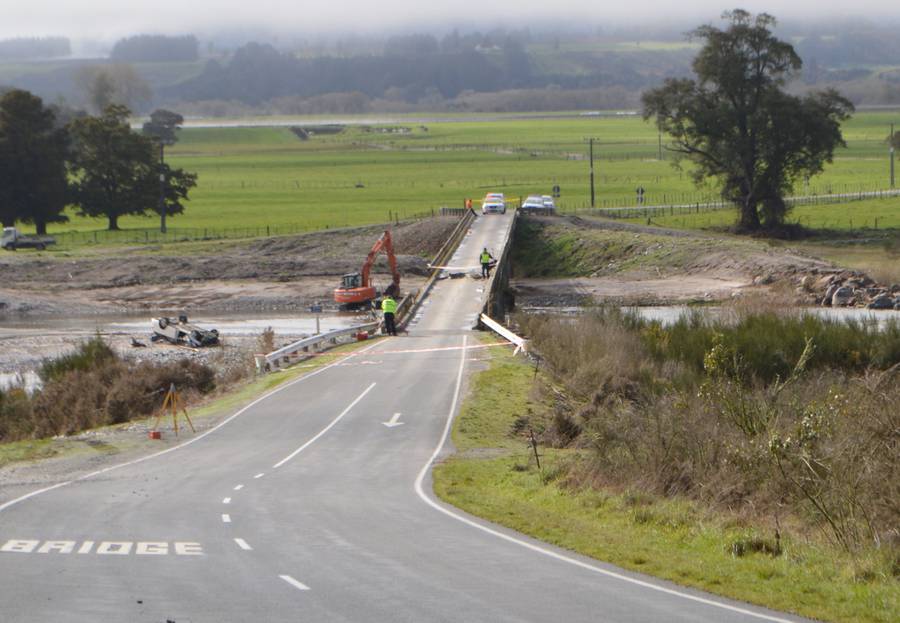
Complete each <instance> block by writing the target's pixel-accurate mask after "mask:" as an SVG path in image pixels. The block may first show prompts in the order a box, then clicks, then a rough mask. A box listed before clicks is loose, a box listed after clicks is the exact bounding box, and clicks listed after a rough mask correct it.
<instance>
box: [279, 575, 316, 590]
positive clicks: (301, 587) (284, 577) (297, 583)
mask: <svg viewBox="0 0 900 623" xmlns="http://www.w3.org/2000/svg"><path fill="white" fill-rule="evenodd" d="M278 577H279V578H281V579H282V580H284V581H285V582H287V583H288V584H290V585H291V586H293V587H294V588H296V589H297V590H299V591H308V590H309V587H308V586H307V585H306V584H304V583H303V582H300V581H299V580H295V579H294V578H292V577H291V576H289V575H279V576H278Z"/></svg>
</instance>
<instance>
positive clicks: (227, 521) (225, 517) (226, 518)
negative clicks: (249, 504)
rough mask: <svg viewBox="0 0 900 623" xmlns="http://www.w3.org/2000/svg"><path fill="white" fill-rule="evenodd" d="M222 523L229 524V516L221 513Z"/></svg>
mask: <svg viewBox="0 0 900 623" xmlns="http://www.w3.org/2000/svg"><path fill="white" fill-rule="evenodd" d="M222 523H231V515H229V514H228V513H222Z"/></svg>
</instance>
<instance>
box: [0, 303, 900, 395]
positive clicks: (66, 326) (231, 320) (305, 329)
mask: <svg viewBox="0 0 900 623" xmlns="http://www.w3.org/2000/svg"><path fill="white" fill-rule="evenodd" d="M588 309H589V308H584V307H563V308H560V307H531V308H524V309H523V311H525V312H531V313H556V314H558V313H563V314H571V315H577V314H582V313H585V312H586V311H587V310H588ZM623 309H625V310H630V311H633V312H635V313H637V314H639V315H640V316H641V317H642V318H645V319H647V320H654V321H658V322H661V323H662V324H672V323H674V322H675V321H677V320H678V319H679V318H680V317H681V316H682V315H684V314H686V313H692V312H695V311H700V312H701V313H703V314H706V315H708V316H709V317H711V318H716V317H719V316H722V315H723V314H724V313H726V310H725V308H722V307H715V306H708V307H690V306H687V305H670V306H658V307H627V308H623ZM799 311H800V312H801V313H809V314H813V315H816V316H822V317H826V318H833V319H837V320H848V321H849V320H853V321H858V322H860V321H865V322H873V323H876V324H877V325H878V326H880V327H884V326H886V325H887V323H888V322H890V321H891V320H892V319H893V320H895V321H897V322H900V311H890V310H887V311H882V310H870V309H860V308H836V309H835V308H830V307H809V308H801V309H800V310H799ZM370 317H371V316H366V315H365V314H356V313H335V312H332V313H323V314H319V315H318V320H319V331H321V332H325V331H331V330H333V329H340V328H345V327H349V326H353V325H356V324H361V323H363V322H366V321H367V320H368V319H369V318H370ZM190 320H191V322H193V323H196V324H197V325H199V326H201V327H205V328H210V329H212V328H215V329H218V331H219V334H220V335H221V336H222V337H223V338H224V339H225V341H226V342H229V341H230V342H240V341H241V340H243V341H244V342H245V343H248V342H249V343H252V341H253V340H254V339H255V338H256V337H257V336H259V335H260V334H261V333H262V332H263V331H264V330H265V329H266V328H268V327H271V328H272V330H273V331H274V332H275V335H276V336H278V337H279V338H282V339H285V338H288V339H290V338H294V339H298V338H300V337H302V336H305V335H312V334H314V333H316V315H315V314H294V315H282V316H273V315H270V314H262V313H261V314H240V315H238V314H233V315H221V314H220V315H214V316H199V317H196V318H191V319H190ZM97 333H99V334H100V335H102V336H104V337H107V338H111V339H113V340H118V342H119V343H120V346H121V345H122V344H124V343H127V342H128V340H129V339H130V338H131V337H134V338H136V339H139V340H141V341H142V342H144V343H146V344H148V345H149V344H150V341H149V336H150V318H149V316H147V315H140V316H137V315H130V316H108V317H87V318H46V319H44V318H40V319H34V318H29V319H5V320H0V355H2V356H0V389H3V388H6V387H9V386H11V385H18V384H24V385H25V387H26V388H28V389H29V390H33V389H35V388H36V387H38V386H39V385H40V380H39V379H38V377H37V375H36V374H35V372H34V370H35V369H36V367H37V366H38V365H39V364H40V360H41V359H44V358H48V357H56V356H59V355H61V354H63V353H65V352H67V351H69V350H71V349H73V348H74V347H75V346H76V345H77V344H78V343H79V342H81V341H83V340H85V339H88V338H90V337H92V336H93V335H95V334H97ZM150 347H151V348H154V347H153V346H150Z"/></svg>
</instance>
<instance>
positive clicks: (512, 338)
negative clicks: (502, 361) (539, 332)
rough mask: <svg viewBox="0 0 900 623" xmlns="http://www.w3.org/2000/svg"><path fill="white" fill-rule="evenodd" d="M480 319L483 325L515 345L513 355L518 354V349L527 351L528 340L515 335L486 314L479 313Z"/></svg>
mask: <svg viewBox="0 0 900 623" xmlns="http://www.w3.org/2000/svg"><path fill="white" fill-rule="evenodd" d="M480 320H481V323H482V324H484V326H486V327H487V328H489V329H490V330H491V331H493V332H494V333H496V334H498V335H499V336H500V337H502V338H504V339H505V340H507V341H509V342H512V343H513V344H515V345H516V350H515V352H514V353H513V354H514V355H515V354H518V352H519V351H520V350H521V351H522V352H526V353H527V352H528V340H526V339H525V338H523V337H519V336H518V335H516V334H515V333H513V332H512V331H510V330H509V329H507V328H506V327H504V326H503V325H502V324H500V323H499V322H497V321H496V320H494V319H493V318H491V317H490V316H488V315H487V314H481V317H480Z"/></svg>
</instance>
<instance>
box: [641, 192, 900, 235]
mask: <svg viewBox="0 0 900 623" xmlns="http://www.w3.org/2000/svg"><path fill="white" fill-rule="evenodd" d="M625 220H627V221H631V222H635V223H646V222H647V219H646V218H644V217H640V218H630V219H625ZM650 220H651V223H652V224H654V225H661V226H663V227H673V228H676V229H703V228H716V227H729V226H731V225H734V224H735V221H736V220H737V210H731V209H722V210H714V211H709V212H700V213H699V214H675V215H673V216H654V217H652V218H651V219H650ZM787 221H788V222H789V223H799V224H801V225H803V226H804V227H808V228H810V229H834V230H844V229H873V230H874V229H900V197H893V198H885V199H864V200H862V201H849V202H847V203H834V204H823V205H809V206H797V207H796V208H793V209H792V210H791V211H790V213H789V214H788V218H787Z"/></svg>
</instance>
